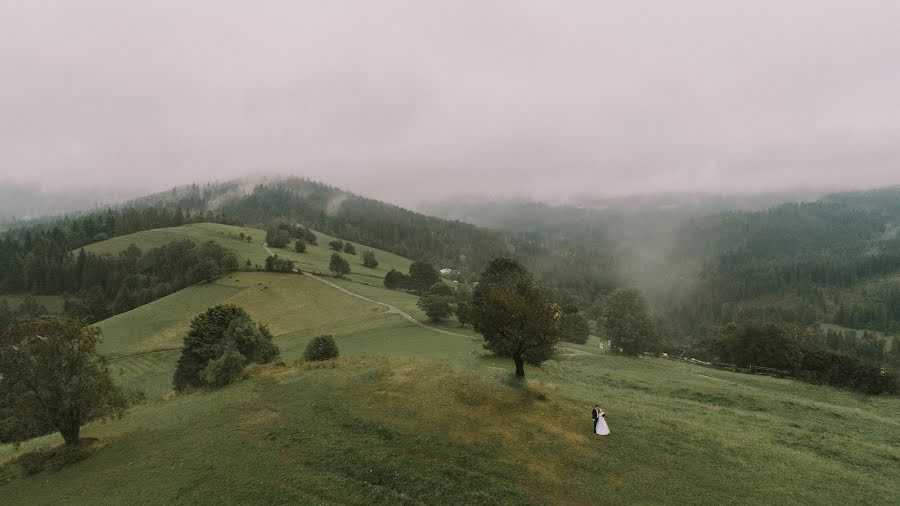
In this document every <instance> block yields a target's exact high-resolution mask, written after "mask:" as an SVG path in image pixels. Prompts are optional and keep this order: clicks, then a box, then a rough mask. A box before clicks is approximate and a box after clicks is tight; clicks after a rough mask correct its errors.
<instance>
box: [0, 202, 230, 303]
mask: <svg viewBox="0 0 900 506" xmlns="http://www.w3.org/2000/svg"><path fill="white" fill-rule="evenodd" d="M207 219H208V220H209V221H213V222H218V223H228V224H236V223H239V222H237V221H236V220H233V219H231V218H228V217H227V216H225V215H222V214H217V215H213V214H212V213H209V214H201V213H198V214H191V213H185V212H183V211H182V210H181V209H169V208H166V207H148V208H135V207H128V208H125V209H121V210H112V209H108V210H106V211H103V212H97V213H92V214H89V215H86V216H83V217H80V218H62V219H59V220H57V221H55V222H52V223H50V224H46V225H45V224H37V225H33V226H30V227H24V228H18V229H13V230H9V231H7V232H5V233H3V235H2V237H0V293H24V292H30V293H34V294H61V293H63V292H65V291H72V286H73V282H76V281H74V280H72V279H71V277H67V274H71V273H67V272H65V271H66V269H67V265H68V264H72V263H74V260H75V259H74V258H73V254H72V251H75V250H78V249H79V248H81V247H82V246H85V245H87V244H90V243H92V242H96V241H101V240H104V239H108V238H110V237H116V236H120V235H125V234H131V233H134V232H139V231H142V230H149V229H153V228H160V227H169V226H178V225H183V224H186V223H194V222H197V221H204V220H207Z"/></svg>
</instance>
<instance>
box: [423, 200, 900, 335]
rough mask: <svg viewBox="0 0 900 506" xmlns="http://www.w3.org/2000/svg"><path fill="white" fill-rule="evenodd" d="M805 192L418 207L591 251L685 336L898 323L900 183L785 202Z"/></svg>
mask: <svg viewBox="0 0 900 506" xmlns="http://www.w3.org/2000/svg"><path fill="white" fill-rule="evenodd" d="M810 196H813V195H802V194H799V195H798V194H775V195H763V196H756V197H753V198H751V197H744V198H738V199H736V200H735V201H734V202H732V203H729V199H728V198H727V197H721V198H714V197H703V198H699V197H695V196H690V195H674V196H666V195H662V196H646V197H634V198H627V199H608V200H603V201H595V202H594V204H595V205H593V207H585V206H580V207H574V206H551V205H548V204H542V203H538V202H532V201H521V200H519V201H516V200H512V201H498V202H490V201H466V200H461V201H455V202H445V203H441V204H436V205H432V206H429V207H426V209H427V210H428V212H433V213H435V214H438V215H440V216H445V217H448V218H458V219H469V220H472V221H473V222H474V223H477V224H479V225H482V226H486V227H491V228H495V229H498V230H502V231H505V232H507V233H510V234H513V236H514V237H518V238H520V239H526V240H531V241H534V242H537V243H539V244H541V245H542V246H543V247H545V248H546V249H548V250H550V251H570V252H571V251H590V252H591V254H592V255H593V257H594V258H603V259H605V260H604V264H605V265H606V266H607V267H608V268H611V269H613V270H614V272H615V273H616V274H617V278H616V281H617V283H620V284H624V285H628V284H634V285H637V286H639V287H641V288H643V289H644V290H645V291H646V292H647V293H648V294H649V295H650V296H651V298H652V299H653V300H654V301H655V303H656V306H657V308H658V309H659V310H660V311H664V312H668V313H669V314H670V316H671V317H672V318H673V319H675V320H677V321H678V323H679V325H680V326H681V328H682V329H683V331H684V332H686V333H688V334H697V333H698V332H699V333H702V332H704V331H703V330H702V328H703V327H704V326H705V325H712V326H716V325H721V324H722V323H725V322H728V321H732V320H741V319H748V318H758V319H778V320H785V321H793V322H800V323H813V322H822V321H828V322H830V321H837V322H838V323H842V324H844V325H851V324H855V326H857V327H859V328H871V329H877V330H900V295H897V294H898V293H900V284H898V280H900V276H898V274H900V240H898V231H900V187H891V188H883V189H878V190H872V191H862V192H846V193H837V194H831V195H826V196H823V197H821V198H819V199H817V200H813V201H807V202H801V201H794V200H793V199H794V198H806V197H810ZM786 199H790V200H788V201H787V202H785V203H780V204H778V205H775V206H772V207H765V208H762V209H757V208H758V207H759V206H765V205H767V204H768V203H771V202H778V201H779V200H786ZM741 207H747V208H749V209H748V210H741V209H740V208H741ZM722 210H726V211H725V212H722ZM873 288H874V289H873ZM841 307H843V308H844V309H843V310H841Z"/></svg>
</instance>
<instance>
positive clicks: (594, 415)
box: [591, 408, 600, 420]
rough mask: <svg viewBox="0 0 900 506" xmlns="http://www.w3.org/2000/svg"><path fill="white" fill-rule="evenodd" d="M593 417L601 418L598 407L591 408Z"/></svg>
mask: <svg viewBox="0 0 900 506" xmlns="http://www.w3.org/2000/svg"><path fill="white" fill-rule="evenodd" d="M591 418H592V419H594V420H596V419H598V418H600V413H599V412H598V411H597V408H594V409H592V410H591Z"/></svg>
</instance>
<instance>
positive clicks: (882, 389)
mask: <svg viewBox="0 0 900 506" xmlns="http://www.w3.org/2000/svg"><path fill="white" fill-rule="evenodd" d="M705 346H706V347H707V348H708V350H709V351H708V355H709V357H710V358H711V359H713V360H716V361H720V362H729V363H734V364H737V365H739V366H742V367H747V368H749V370H750V371H754V370H756V369H757V368H759V367H763V368H772V369H777V370H782V371H788V372H790V373H791V374H792V375H794V376H796V377H798V378H800V379H803V380H805V381H810V382H813V383H823V384H827V385H832V386H836V387H842V388H849V389H853V390H857V391H860V392H863V393H867V394H880V393H890V394H895V393H897V391H898V383H897V381H898V380H897V375H896V374H895V373H893V372H891V371H883V370H882V369H881V368H880V367H878V366H877V365H873V364H872V363H866V362H865V361H863V360H860V359H858V358H854V357H851V356H849V355H847V354H845V353H841V352H835V351H831V350H827V349H824V348H822V347H821V346H820V345H819V342H818V339H816V336H815V335H811V334H809V333H807V332H805V331H804V330H802V329H798V328H797V327H796V326H790V325H787V326H786V325H782V324H777V323H773V322H767V323H757V322H745V323H741V324H735V323H732V324H729V325H727V326H726V327H725V329H724V330H723V331H722V333H721V334H720V335H718V336H717V337H716V338H715V339H713V340H712V341H711V342H708V343H705Z"/></svg>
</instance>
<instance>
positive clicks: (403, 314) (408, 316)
mask: <svg viewBox="0 0 900 506" xmlns="http://www.w3.org/2000/svg"><path fill="white" fill-rule="evenodd" d="M263 247H264V248H265V249H266V253H268V254H269V256H273V255H275V253H273V252H272V250H271V249H270V248H269V245H268V244H263ZM303 275H304V276H306V277H308V278H312V279H315V280H316V281H318V282H320V283H325V284H326V285H328V286H330V287H332V288H334V289H335V290H339V291H341V292H343V293H346V294H347V295H349V296H351V297H356V298H357V299H362V300H364V301H366V302H371V303H372V304H378V305H379V306H382V307H384V308H386V309H387V311H385V312H384V313H380V314H391V313H393V314H397V315H400V317H402V318H404V319H406V320H407V321H409V322H410V323H413V324H415V325H418V326H419V327H422V328H423V329H427V330H430V331H432V332H438V333H440V334H446V335H448V336H457V337H468V338H471V337H472V336H467V335H465V334H457V333H456V332H450V331H449V330H441V329H436V328H434V327H429V326H428V325H425V324H424V323H422V322H420V321H419V320H416V319H415V318H414V317H413V316H412V315H411V314H409V313H407V312H406V311H404V310H402V309H400V308H399V307H397V306H394V305H391V304H388V303H387V302H382V301H380V300H375V299H371V298H369V297H366V296H364V295H360V294H358V293H354V292H351V291H350V290H347V289H346V288H343V287H341V286H338V285H336V284H334V283H332V282H331V281H328V280H327V279H322V278H320V277H318V276H313V275H312V274H309V273H306V272H304V273H303Z"/></svg>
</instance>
